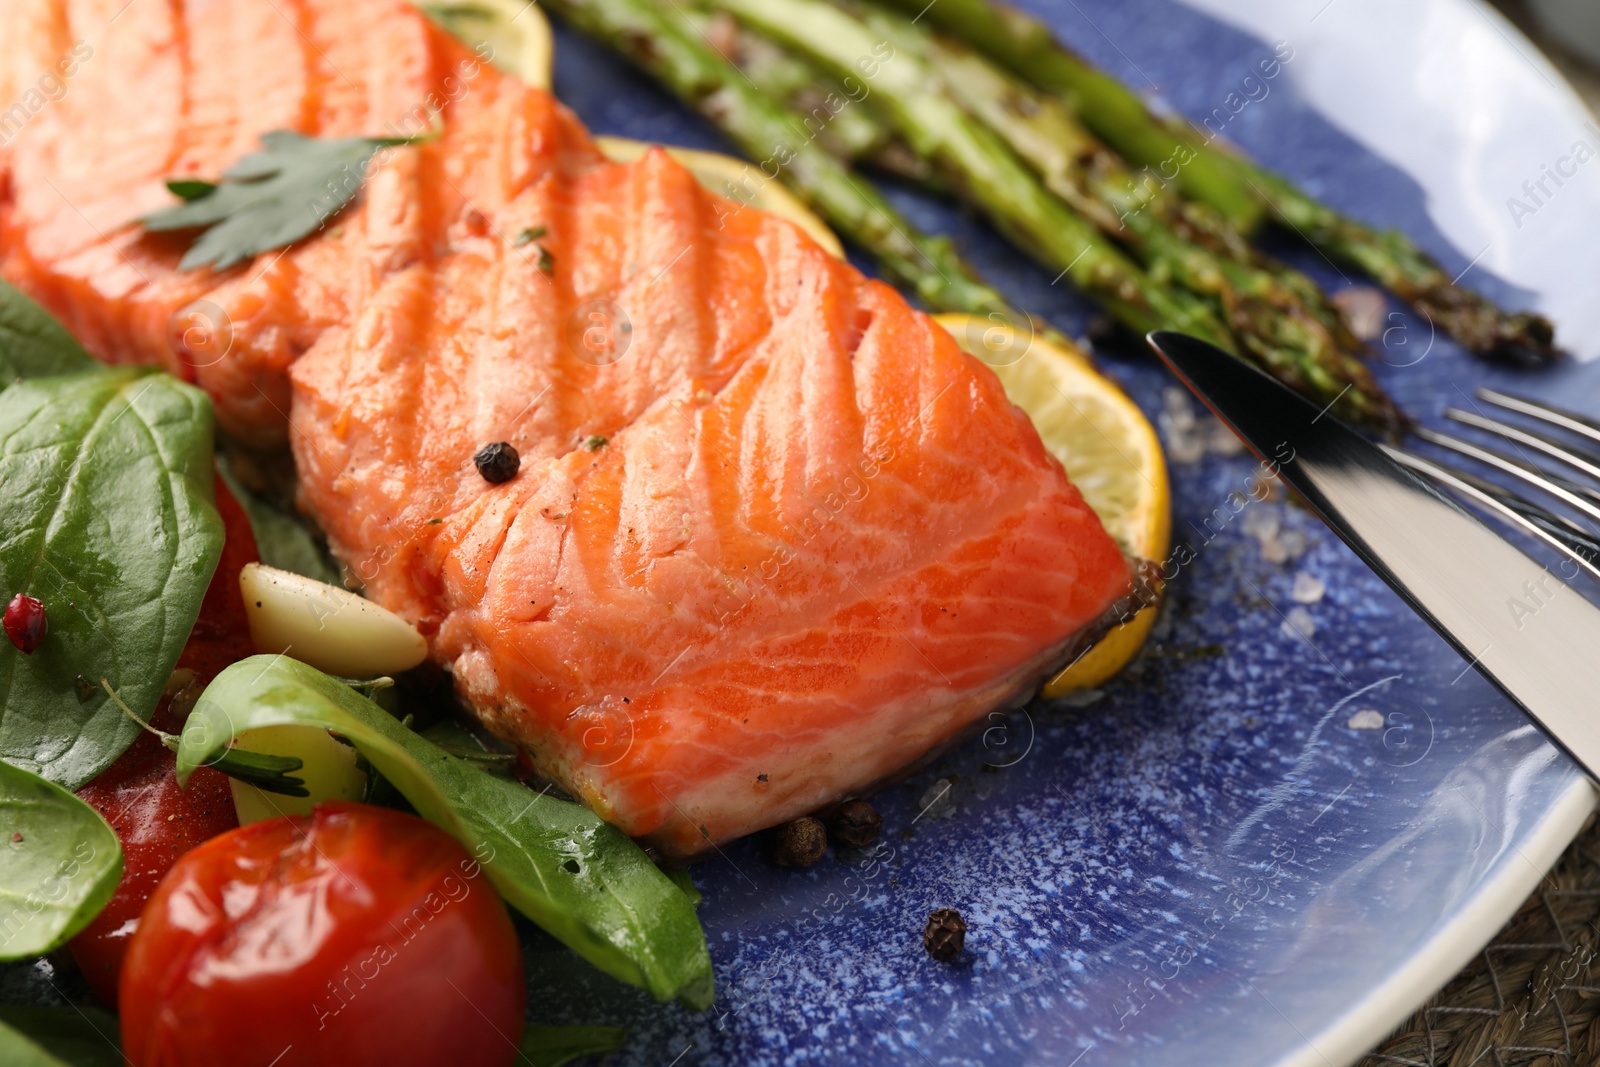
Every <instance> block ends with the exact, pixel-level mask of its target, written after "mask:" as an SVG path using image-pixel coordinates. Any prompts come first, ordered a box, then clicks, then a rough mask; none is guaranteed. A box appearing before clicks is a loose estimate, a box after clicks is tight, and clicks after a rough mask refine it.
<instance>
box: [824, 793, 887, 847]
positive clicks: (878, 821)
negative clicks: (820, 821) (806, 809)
mask: <svg viewBox="0 0 1600 1067" xmlns="http://www.w3.org/2000/svg"><path fill="white" fill-rule="evenodd" d="M882 829H883V816H882V815H879V814H878V811H877V809H876V808H874V807H873V806H872V805H871V804H868V803H867V802H866V801H865V800H847V801H845V802H844V803H843V804H842V805H840V807H839V813H838V814H837V815H835V816H834V817H833V820H832V821H831V822H830V823H829V824H828V832H829V833H830V834H831V835H833V839H834V840H835V841H838V842H841V843H843V844H846V845H849V846H850V847H851V848H866V847H867V846H868V845H870V844H872V843H873V842H874V841H876V840H877V839H878V831H880V830H882Z"/></svg>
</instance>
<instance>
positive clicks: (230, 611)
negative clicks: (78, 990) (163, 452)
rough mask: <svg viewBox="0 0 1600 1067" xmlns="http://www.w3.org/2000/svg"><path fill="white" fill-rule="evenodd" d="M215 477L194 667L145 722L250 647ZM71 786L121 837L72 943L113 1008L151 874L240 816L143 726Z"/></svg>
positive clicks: (243, 535)
mask: <svg viewBox="0 0 1600 1067" xmlns="http://www.w3.org/2000/svg"><path fill="white" fill-rule="evenodd" d="M216 486H217V510H218V511H219V512H220V513H221V515H222V525H223V530H224V541H223V545H222V559H221V560H220V561H219V562H218V564H217V572H216V574H215V575H214V576H213V577H212V579H211V585H210V586H209V587H208V588H207V589H206V595H205V599H204V600H203V601H201V604H200V615H199V618H198V619H196V621H195V624H194V629H193V630H192V631H191V632H190V634H189V643H188V644H187V645H185V646H184V649H183V652H182V653H181V654H180V655H179V656H178V670H179V672H184V671H188V672H192V677H190V676H189V675H185V674H182V673H179V674H177V675H176V677H178V678H179V679H180V680H181V679H184V678H187V679H188V680H187V683H186V684H184V685H182V686H179V687H177V688H176V689H175V691H174V692H172V693H170V694H169V695H167V696H164V697H163V698H162V700H161V703H160V705H159V706H158V707H157V708H156V711H155V714H154V715H153V716H151V721H152V725H154V726H155V727H156V728H157V729H161V730H166V731H167V732H168V733H178V732H179V731H181V730H182V729H183V720H184V717H185V716H186V715H187V713H188V709H189V708H190V707H192V706H193V702H194V698H195V697H197V696H199V694H200V691H201V690H202V689H204V688H205V686H206V683H207V682H209V681H211V679H212V678H214V677H216V676H217V674H218V673H220V672H221V670H222V669H223V668H224V667H226V666H228V665H229V664H230V663H234V662H236V661H238V660H241V659H243V658H245V657H246V656H249V655H252V654H253V653H254V651H255V648H254V646H253V645H251V643H250V627H249V623H248V621H247V620H246V618H245V612H244V601H243V599H242V598H241V596H240V594H239V571H240V569H241V568H243V567H244V565H245V564H246V563H254V562H256V561H257V554H256V539H255V536H254V535H253V534H252V533H251V531H250V520H249V519H248V517H246V515H245V513H244V509H243V508H241V507H240V506H239V502H238V501H236V500H235V499H234V498H233V496H232V494H230V493H229V492H228V489H227V486H225V485H224V484H223V482H222V479H221V478H218V479H217V480H216ZM94 683H98V679H95V680H94ZM175 704H176V706H174V705H175ZM78 795H79V796H80V797H82V798H83V799H84V800H85V801H87V802H88V803H89V805H90V806H91V807H93V808H94V809H95V810H96V811H98V812H99V813H100V814H101V816H102V817H103V818H104V819H105V820H106V821H107V822H109V823H110V824H111V827H112V829H114V830H115V831H116V832H117V839H118V840H119V841H121V842H122V851H123V854H124V866H123V873H122V881H121V883H120V884H119V885H118V886H117V892H116V895H115V896H113V897H112V898H111V901H110V903H108V904H107V905H106V907H105V910H104V911H102V912H101V913H100V914H99V915H97V916H96V917H95V919H94V921H93V922H91V923H90V924H89V925H88V926H86V927H84V929H83V932H82V933H80V934H79V935H78V936H77V937H75V938H73V939H72V941H71V943H70V945H69V947H70V948H71V950H72V956H73V959H75V960H77V962H78V967H79V968H80V969H81V970H82V971H83V973H84V977H86V978H87V979H88V981H89V987H90V988H91V989H93V990H94V992H95V995H96V996H98V997H99V998H100V999H101V1000H102V1001H104V1002H105V1003H106V1004H108V1005H109V1006H110V1007H112V1008H115V1007H116V1006H117V980H118V978H119V977H120V976H121V972H122V958H123V956H124V955H125V954H126V953H127V951H128V941H129V939H130V938H132V937H133V931H134V929H135V928H137V927H138V925H139V912H140V911H142V910H143V909H144V904H145V901H147V900H149V899H150V894H151V893H152V892H154V891H155V888H156V883H157V882H159V881H161V876H162V875H164V874H166V873H167V869H168V868H169V867H171V866H172V864H173V863H174V862H176V861H177V859H178V857H179V856H181V855H183V854H184V853H185V852H187V851H189V850H190V849H191V848H193V847H195V846H196V845H198V844H200V843H201V842H202V841H205V840H207V839H208V838H212V837H215V836H216V835H217V834H221V833H226V832H227V831H229V830H231V829H233V828H234V827H235V826H238V825H239V820H238V818H237V816H235V814H234V808H233V795H232V793H231V791H230V790H229V788H228V779H227V778H226V777H225V776H224V775H222V774H220V773H218V772H217V771H213V770H210V769H209V768H201V769H200V770H198V771H196V772H195V774H194V777H193V778H191V779H190V781H189V788H188V789H187V790H183V789H179V788H178V781H177V778H176V777H174V774H173V758H172V753H171V752H169V751H168V750H167V749H166V747H165V746H163V745H162V744H161V740H160V739H159V738H157V737H156V736H155V735H153V734H148V733H142V734H140V735H139V737H138V739H137V740H135V741H134V743H133V745H132V746H131V747H129V749H128V751H126V752H124V753H123V754H122V756H121V757H120V758H119V759H118V760H117V761H116V762H115V763H113V764H112V765H111V766H110V767H108V768H106V770H105V771H104V772H103V773H101V774H100V775H99V776H98V777H97V778H95V780H94V781H92V782H90V783H89V784H88V785H86V786H84V787H83V788H82V789H79V790H78Z"/></svg>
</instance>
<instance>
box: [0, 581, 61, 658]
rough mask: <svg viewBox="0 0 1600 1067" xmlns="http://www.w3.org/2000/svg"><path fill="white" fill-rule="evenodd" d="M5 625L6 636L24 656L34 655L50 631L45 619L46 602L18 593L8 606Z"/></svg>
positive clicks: (47, 621)
mask: <svg viewBox="0 0 1600 1067" xmlns="http://www.w3.org/2000/svg"><path fill="white" fill-rule="evenodd" d="M4 625H5V631H6V636H7V637H9V638H10V639H11V643H12V644H13V645H16V646H17V651H18V652H21V653H22V654H23V655H24V656H31V655H33V652H34V650H35V649H36V648H38V647H39V645H40V643H41V642H43V641H44V635H45V634H46V633H48V632H49V630H50V623H49V620H48V619H46V618H45V613H44V602H43V601H42V600H39V599H37V598H35V597H31V596H28V595H27V594H26V593H18V594H17V595H16V596H14V597H12V598H11V603H9V604H7V605H6V613H5V619H4Z"/></svg>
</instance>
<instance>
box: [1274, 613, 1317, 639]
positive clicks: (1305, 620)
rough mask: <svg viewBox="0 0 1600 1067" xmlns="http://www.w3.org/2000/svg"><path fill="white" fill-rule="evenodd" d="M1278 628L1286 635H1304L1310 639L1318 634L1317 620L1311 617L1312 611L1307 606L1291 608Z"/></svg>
mask: <svg viewBox="0 0 1600 1067" xmlns="http://www.w3.org/2000/svg"><path fill="white" fill-rule="evenodd" d="M1278 629H1279V630H1280V631H1281V632H1282V633H1283V636H1285V637H1303V638H1305V639H1306V640H1307V641H1309V640H1311V639H1312V638H1313V637H1315V636H1316V634H1317V622H1316V620H1315V619H1313V618H1312V617H1311V612H1309V611H1307V610H1306V609H1305V608H1301V607H1295V608H1290V609H1289V614H1288V615H1287V616H1286V617H1285V618H1284V620H1283V625H1281V626H1279V627H1278Z"/></svg>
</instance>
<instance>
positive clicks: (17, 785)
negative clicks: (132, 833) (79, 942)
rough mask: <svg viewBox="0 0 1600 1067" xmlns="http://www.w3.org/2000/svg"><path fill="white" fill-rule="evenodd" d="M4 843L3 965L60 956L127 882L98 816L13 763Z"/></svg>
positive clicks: (5, 777)
mask: <svg viewBox="0 0 1600 1067" xmlns="http://www.w3.org/2000/svg"><path fill="white" fill-rule="evenodd" d="M0 835H3V836H0V856H4V860H3V861H0V960H21V959H29V958H31V957H33V956H38V955H42V954H43V953H46V952H53V951H54V950H55V949H57V948H59V947H60V946H61V945H62V944H64V943H65V942H66V940H67V939H68V938H69V937H71V936H72V935H73V934H75V933H77V932H78V931H79V930H82V929H83V928H84V927H85V926H87V925H88V923H89V920H90V919H93V918H94V917H95V916H96V915H98V914H99V913H100V909H101V908H103V907H105V904H106V901H108V900H110V899H111V894H112V893H114V892H116V890H117V882H118V881H119V880H120V879H121V878H122V846H121V845H119V844H118V843H117V835H116V834H115V833H113V832H112V830H111V827H109V826H107V825H106V821H105V820H104V819H102V818H101V817H100V815H99V813H97V812H96V811H95V810H94V809H93V808H91V807H90V806H89V805H87V804H85V803H84V802H83V801H81V800H79V799H78V798H77V797H75V796H73V795H72V794H71V793H69V792H67V791H66V790H65V789H62V788H61V787H60V786H58V785H56V784H55V783H53V782H47V781H45V780H44V779H43V778H40V777H39V776H38V775H36V774H29V773H28V772H27V771H25V770H22V769H21V768H20V767H13V766H11V765H10V764H9V763H0ZM7 1062H9V1061H7Z"/></svg>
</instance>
